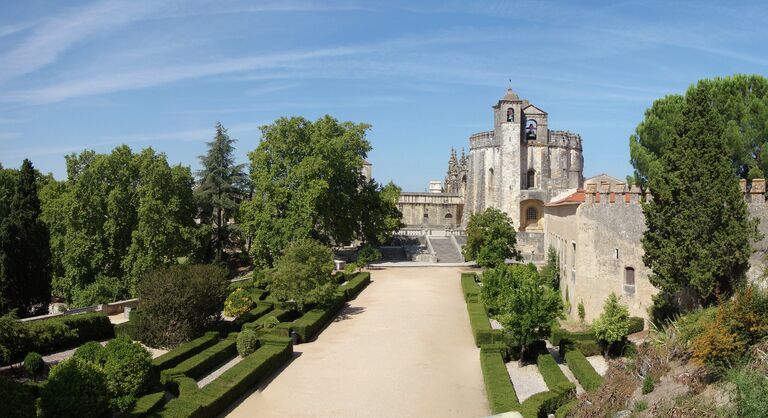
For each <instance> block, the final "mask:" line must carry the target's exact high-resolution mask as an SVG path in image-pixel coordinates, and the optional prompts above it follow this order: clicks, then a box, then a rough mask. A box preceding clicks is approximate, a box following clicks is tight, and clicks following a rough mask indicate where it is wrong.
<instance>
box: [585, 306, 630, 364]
mask: <svg viewBox="0 0 768 418" xmlns="http://www.w3.org/2000/svg"><path fill="white" fill-rule="evenodd" d="M592 328H593V329H594V330H595V336H597V339H598V340H600V341H601V342H603V343H605V344H606V350H605V354H606V355H608V351H609V350H610V347H611V345H613V344H615V343H617V342H619V341H621V340H623V339H624V337H626V336H627V334H628V333H629V309H628V308H627V307H626V306H625V305H622V304H620V303H619V298H618V297H617V296H616V294H615V293H611V294H610V295H609V296H608V299H607V300H606V301H605V305H603V312H602V313H601V314H600V317H599V318H597V320H595V322H594V323H593V325H592Z"/></svg>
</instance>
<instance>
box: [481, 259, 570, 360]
mask: <svg viewBox="0 0 768 418" xmlns="http://www.w3.org/2000/svg"><path fill="white" fill-rule="evenodd" d="M480 296H481V299H482V301H483V302H484V303H485V304H486V306H487V307H488V309H489V312H490V313H491V315H492V317H493V318H495V319H496V320H497V321H499V323H501V325H502V326H503V327H504V333H505V334H508V335H509V336H510V337H511V339H512V341H513V342H514V343H515V344H516V345H518V346H520V359H521V361H522V360H523V358H524V354H525V350H526V347H527V346H528V345H529V344H531V343H532V342H533V341H534V340H536V339H538V338H540V337H542V336H545V335H547V334H549V331H550V327H551V326H552V324H553V322H554V321H555V320H556V319H558V318H561V317H563V313H562V309H563V306H562V301H561V299H560V295H559V294H558V292H556V291H554V290H553V289H552V288H551V287H549V286H544V285H541V282H540V279H539V277H538V272H537V271H536V268H535V267H533V266H530V265H520V264H512V265H508V266H507V265H502V266H499V267H496V268H493V269H488V270H486V271H484V272H483V287H482V288H481V292H480Z"/></svg>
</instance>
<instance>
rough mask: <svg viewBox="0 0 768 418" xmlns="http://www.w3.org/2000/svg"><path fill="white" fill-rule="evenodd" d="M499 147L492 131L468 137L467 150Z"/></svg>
mask: <svg viewBox="0 0 768 418" xmlns="http://www.w3.org/2000/svg"><path fill="white" fill-rule="evenodd" d="M499 145H501V144H500V143H499V141H497V140H496V137H495V136H494V131H486V132H478V133H476V134H472V135H470V137H469V149H470V150H473V149H477V148H487V147H494V146H499Z"/></svg>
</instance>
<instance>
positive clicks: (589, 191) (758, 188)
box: [584, 179, 765, 205]
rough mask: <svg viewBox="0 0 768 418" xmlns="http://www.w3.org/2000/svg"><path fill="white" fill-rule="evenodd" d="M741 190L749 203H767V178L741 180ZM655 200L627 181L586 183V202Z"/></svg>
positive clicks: (616, 202) (605, 202) (623, 202)
mask: <svg viewBox="0 0 768 418" xmlns="http://www.w3.org/2000/svg"><path fill="white" fill-rule="evenodd" d="M739 185H740V187H741V192H742V193H743V194H744V200H745V201H746V202H747V203H760V204H763V203H765V179H753V180H752V182H751V183H748V182H747V180H740V181H739ZM651 200H653V195H652V194H651V192H650V190H646V191H645V192H643V191H642V190H640V188H639V187H637V186H632V187H627V185H626V184H625V183H614V184H611V183H608V182H602V183H600V184H598V183H591V182H590V183H587V184H585V185H584V204H588V205H589V204H627V205H631V204H639V203H640V202H646V201H651Z"/></svg>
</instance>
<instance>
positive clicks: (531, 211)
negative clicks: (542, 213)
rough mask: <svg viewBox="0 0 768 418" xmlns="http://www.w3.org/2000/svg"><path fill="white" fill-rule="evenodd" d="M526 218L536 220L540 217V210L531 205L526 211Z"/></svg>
mask: <svg viewBox="0 0 768 418" xmlns="http://www.w3.org/2000/svg"><path fill="white" fill-rule="evenodd" d="M525 219H527V220H529V221H535V220H537V219H539V211H538V210H536V208H534V207H533V206H531V207H529V208H528V210H526V211H525Z"/></svg>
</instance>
